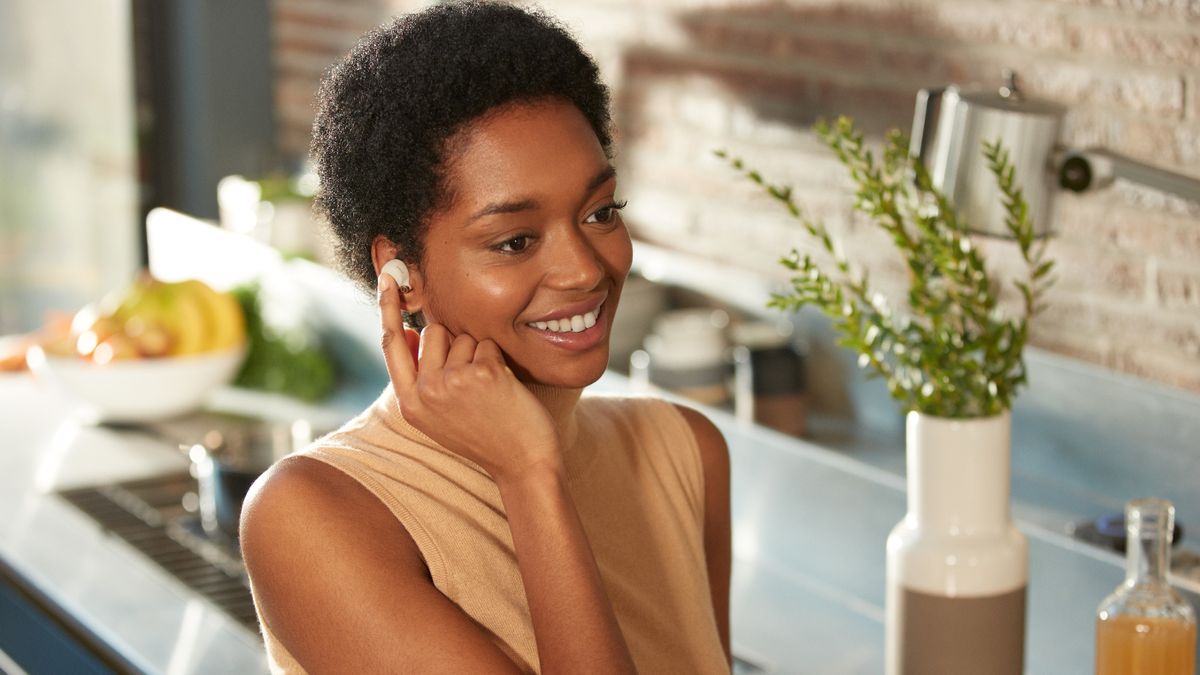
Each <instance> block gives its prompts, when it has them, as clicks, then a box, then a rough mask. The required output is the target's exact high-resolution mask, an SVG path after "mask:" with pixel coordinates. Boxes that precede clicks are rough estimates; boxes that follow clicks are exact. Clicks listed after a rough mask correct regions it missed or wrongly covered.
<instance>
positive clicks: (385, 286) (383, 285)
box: [376, 274, 393, 293]
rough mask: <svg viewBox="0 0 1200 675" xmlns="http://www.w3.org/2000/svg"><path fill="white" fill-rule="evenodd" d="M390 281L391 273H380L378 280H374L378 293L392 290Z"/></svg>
mask: <svg viewBox="0 0 1200 675" xmlns="http://www.w3.org/2000/svg"><path fill="white" fill-rule="evenodd" d="M392 283H393V281H392V275H390V274H380V275H379V279H378V281H376V285H377V286H378V287H379V292H380V293H387V292H388V291H390V290H392Z"/></svg>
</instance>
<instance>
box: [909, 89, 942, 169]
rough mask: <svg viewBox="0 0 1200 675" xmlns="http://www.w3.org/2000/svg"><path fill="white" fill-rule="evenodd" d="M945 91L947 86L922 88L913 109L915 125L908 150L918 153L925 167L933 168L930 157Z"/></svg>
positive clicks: (918, 157)
mask: <svg viewBox="0 0 1200 675" xmlns="http://www.w3.org/2000/svg"><path fill="white" fill-rule="evenodd" d="M945 93H946V88H945V87H937V88H931V89H921V90H919V91H918V92H917V103H916V106H915V108H914V109H913V127H912V135H911V136H910V140H909V145H908V151H909V153H910V154H913V155H916V156H917V159H919V160H921V163H922V164H924V165H925V168H927V169H931V170H932V167H931V166H930V163H929V157H930V153H931V152H932V149H933V144H934V140H935V139H936V138H937V131H938V130H937V124H938V115H939V114H940V113H941V109H942V95H943V94H945Z"/></svg>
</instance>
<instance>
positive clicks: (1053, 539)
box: [0, 373, 1195, 675]
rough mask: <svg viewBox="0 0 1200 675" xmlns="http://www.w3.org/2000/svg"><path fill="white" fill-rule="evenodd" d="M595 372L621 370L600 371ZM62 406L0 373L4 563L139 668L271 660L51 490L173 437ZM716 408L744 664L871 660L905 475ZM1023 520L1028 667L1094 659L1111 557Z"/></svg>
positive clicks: (1115, 578)
mask: <svg viewBox="0 0 1200 675" xmlns="http://www.w3.org/2000/svg"><path fill="white" fill-rule="evenodd" d="M595 387H596V388H598V389H601V390H609V391H619V390H624V389H628V387H629V383H628V381H627V380H625V379H624V378H622V377H621V376H619V375H615V374H611V373H610V374H607V375H606V376H605V377H604V378H603V379H602V380H601V381H600V382H599V383H597V385H595ZM68 410H69V408H68V407H67V405H66V404H65V403H64V402H63V401H62V400H61V399H60V398H59V397H58V396H57V395H56V394H55V392H53V391H51V390H49V389H48V388H47V387H45V386H42V385H40V384H39V383H37V382H35V381H33V380H32V379H31V378H29V377H28V376H22V375H6V376H4V377H0V411H3V413H2V415H3V422H4V424H3V428H4V429H5V431H6V432H7V433H6V434H5V443H4V445H3V448H2V449H0V559H2V561H3V563H4V564H5V565H7V566H8V567H10V568H11V569H12V570H14V571H15V572H16V573H17V574H19V575H20V577H21V578H22V579H23V580H24V582H25V583H27V584H30V585H31V586H33V587H35V588H36V589H37V590H38V591H40V592H41V593H43V594H44V595H45V596H46V597H47V598H48V599H50V600H51V601H52V602H54V603H55V604H57V605H58V606H60V607H61V608H62V609H63V610H65V612H67V613H68V614H70V615H71V616H73V617H75V618H76V619H77V620H78V621H79V622H80V623H81V624H83V625H84V626H85V627H86V628H88V629H90V630H91V631H93V632H94V633H95V634H96V635H97V636H98V637H99V638H101V639H102V640H103V641H104V642H106V643H108V644H109V645H110V646H111V647H112V648H113V650H114V651H116V652H117V653H118V654H120V655H121V656H122V657H123V658H125V659H127V660H128V661H129V662H130V663H131V664H133V665H134V666H135V667H137V668H140V669H142V670H145V671H146V672H152V673H172V674H176V673H181V674H182V673H233V672H236V673H255V672H266V665H265V662H264V658H263V655H262V647H261V644H260V642H259V641H258V638H257V636H255V635H254V634H253V633H251V632H250V631H248V630H246V629H245V628H243V627H242V626H241V625H239V624H237V623H236V622H234V621H233V620H232V619H230V618H228V617H226V616H225V615H224V614H222V613H221V612H220V611H218V610H217V609H216V608H215V607H214V606H212V605H210V604H209V603H208V602H207V601H205V600H203V599H202V598H200V597H198V596H197V595H196V594H195V593H193V592H192V591H190V590H188V589H187V588H185V587H183V586H182V585H181V584H180V583H179V582H177V581H176V580H175V579H174V578H173V577H171V576H170V575H168V574H167V573H166V572H163V571H161V570H159V569H158V568H157V567H156V566H155V565H154V564H153V563H151V562H149V561H148V560H146V559H144V558H142V557H141V555H140V554H139V553H138V552H137V551H135V550H134V549H133V548H131V547H130V546H128V545H126V544H124V543H123V542H122V541H120V540H118V539H116V538H115V537H112V536H107V535H105V534H104V533H103V532H102V531H101V530H100V528H99V527H97V526H96V525H95V524H93V523H92V521H90V520H89V519H88V518H87V517H86V516H84V515H83V514H81V513H79V512H77V511H76V510H75V509H74V508H73V507H71V506H70V505H68V504H67V503H65V502H64V501H63V500H62V499H60V498H58V497H57V496H55V495H54V494H53V492H54V491H56V490H60V489H63V488H65V487H72V486H79V485H84V484H95V483H102V482H107V481H114V480H120V479H129V478H136V477H145V476H152V475H158V474H163V473H169V472H173V471H179V470H182V469H184V468H185V467H186V462H185V459H184V458H183V457H182V455H181V454H180V453H179V452H178V451H177V450H176V449H174V448H171V447H168V446H167V445H165V444H164V443H162V442H159V441H155V440H153V439H150V438H147V437H143V436H139V435H136V434H130V433H119V432H115V431H111V430H107V429H103V428H96V427H89V426H81V425H79V424H77V423H75V422H72V421H71V420H70V417H69V413H68ZM324 412H325V414H327V415H330V416H336V415H339V414H346V415H348V414H349V412H348V411H346V410H342V411H339V410H326V411H324ZM709 413H710V415H711V416H712V417H713V419H714V421H715V422H716V423H717V425H718V426H719V427H720V428H721V429H722V431H723V432H724V433H725V436H726V438H727V439H728V441H729V445H730V450H731V456H732V460H733V461H732V466H733V508H734V556H735V561H734V573H733V592H732V595H733V602H732V614H733V642H734V651H735V653H736V654H737V655H738V657H739V659H740V661H739V670H740V671H741V672H755V668H756V667H757V668H761V669H762V670H764V671H767V672H777V673H822V674H824V675H839V674H847V675H848V674H852V673H853V674H859V673H861V674H868V673H879V672H882V663H883V616H884V614H883V591H884V585H883V574H882V572H883V563H884V546H883V543H884V540H885V539H886V536H887V533H888V531H889V530H890V529H891V528H892V526H893V525H894V524H895V523H896V522H897V521H898V520H899V519H900V518H901V516H902V515H903V513H904V483H903V480H902V478H900V477H899V476H897V475H896V474H895V473H893V472H891V471H888V470H885V469H881V468H877V467H875V466H871V465H870V464H867V463H864V462H863V461H860V460H858V459H855V458H853V457H852V456H850V455H848V454H846V453H843V452H835V451H832V450H829V449H826V448H823V447H819V446H816V445H813V444H810V443H807V442H804V441H800V440H797V439H794V438H791V437H787V436H784V435H781V434H776V433H774V432H771V431H769V430H766V429H763V428H760V427H753V426H744V425H739V424H738V423H737V422H736V421H735V420H734V419H733V418H732V417H731V416H730V415H727V414H725V413H723V412H720V411H709ZM1019 524H1020V526H1021V528H1022V530H1023V531H1024V532H1025V533H1026V534H1027V535H1028V537H1029V541H1030V555H1031V578H1030V590H1029V619H1028V639H1027V659H1026V663H1027V672H1029V673H1037V674H1043V673H1044V674H1046V675H1064V674H1069V673H1086V672H1090V669H1091V663H1092V640H1093V633H1092V621H1093V612H1094V610H1095V607H1096V605H1097V603H1098V602H1099V601H1100V599H1101V598H1103V597H1104V596H1105V595H1106V594H1108V593H1109V592H1110V591H1111V590H1112V588H1113V587H1114V586H1116V584H1117V583H1118V582H1119V581H1120V580H1121V578H1122V564H1121V560H1120V559H1119V558H1118V556H1116V555H1113V554H1109V553H1105V552H1102V551H1099V550H1097V549H1094V548H1092V547H1090V546H1087V545H1083V544H1080V543H1078V542H1076V541H1074V540H1072V539H1070V538H1068V537H1066V536H1064V535H1061V534H1058V533H1056V532H1054V531H1051V530H1048V529H1046V528H1044V527H1042V526H1040V525H1038V524H1036V523H1031V522H1027V521H1021V522H1020V523H1019ZM1193 601H1195V599H1194V597H1193Z"/></svg>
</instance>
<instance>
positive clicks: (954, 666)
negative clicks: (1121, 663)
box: [885, 412, 1029, 675]
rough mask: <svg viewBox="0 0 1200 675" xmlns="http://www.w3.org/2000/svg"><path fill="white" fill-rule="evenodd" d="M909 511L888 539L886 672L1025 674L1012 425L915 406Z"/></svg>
mask: <svg viewBox="0 0 1200 675" xmlns="http://www.w3.org/2000/svg"><path fill="white" fill-rule="evenodd" d="M905 427H906V451H907V475H908V478H907V481H908V512H907V513H906V514H905V516H904V519H903V520H902V521H900V523H899V524H897V525H896V527H895V528H894V529H893V530H892V532H891V534H890V535H889V536H888V540H887V595H886V602H887V625H886V641H885V651H886V657H885V658H886V668H887V673H888V675H962V674H963V673H971V674H972V675H1020V674H1021V673H1022V671H1023V664H1024V652H1025V588H1026V584H1027V582H1028V578H1029V546H1028V543H1027V542H1026V540H1025V535H1023V534H1021V532H1020V531H1018V530H1017V528H1016V527H1014V526H1013V523H1012V518H1011V516H1010V514H1009V483H1010V457H1011V436H1012V422H1011V417H1010V415H1009V413H1008V412H1005V413H1003V414H1001V415H997V416H995V417H984V418H971V419H949V418H943V417H935V416H932V415H926V414H924V413H916V412H910V413H909V414H908V417H907V419H906V420H905Z"/></svg>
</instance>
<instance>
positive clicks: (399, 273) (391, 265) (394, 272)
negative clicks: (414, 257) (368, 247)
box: [380, 260, 412, 293]
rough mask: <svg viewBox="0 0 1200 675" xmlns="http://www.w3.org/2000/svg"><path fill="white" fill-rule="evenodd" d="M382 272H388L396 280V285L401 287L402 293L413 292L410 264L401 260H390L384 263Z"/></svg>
mask: <svg viewBox="0 0 1200 675" xmlns="http://www.w3.org/2000/svg"><path fill="white" fill-rule="evenodd" d="M380 274H387V275H389V276H391V277H392V278H393V279H395V280H396V285H397V286H399V287H400V292H401V293H411V292H412V286H411V285H410V284H409V279H408V265H405V264H404V263H403V262H401V261H399V260H389V261H387V262H385V263H384V264H383V269H382V270H380Z"/></svg>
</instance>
